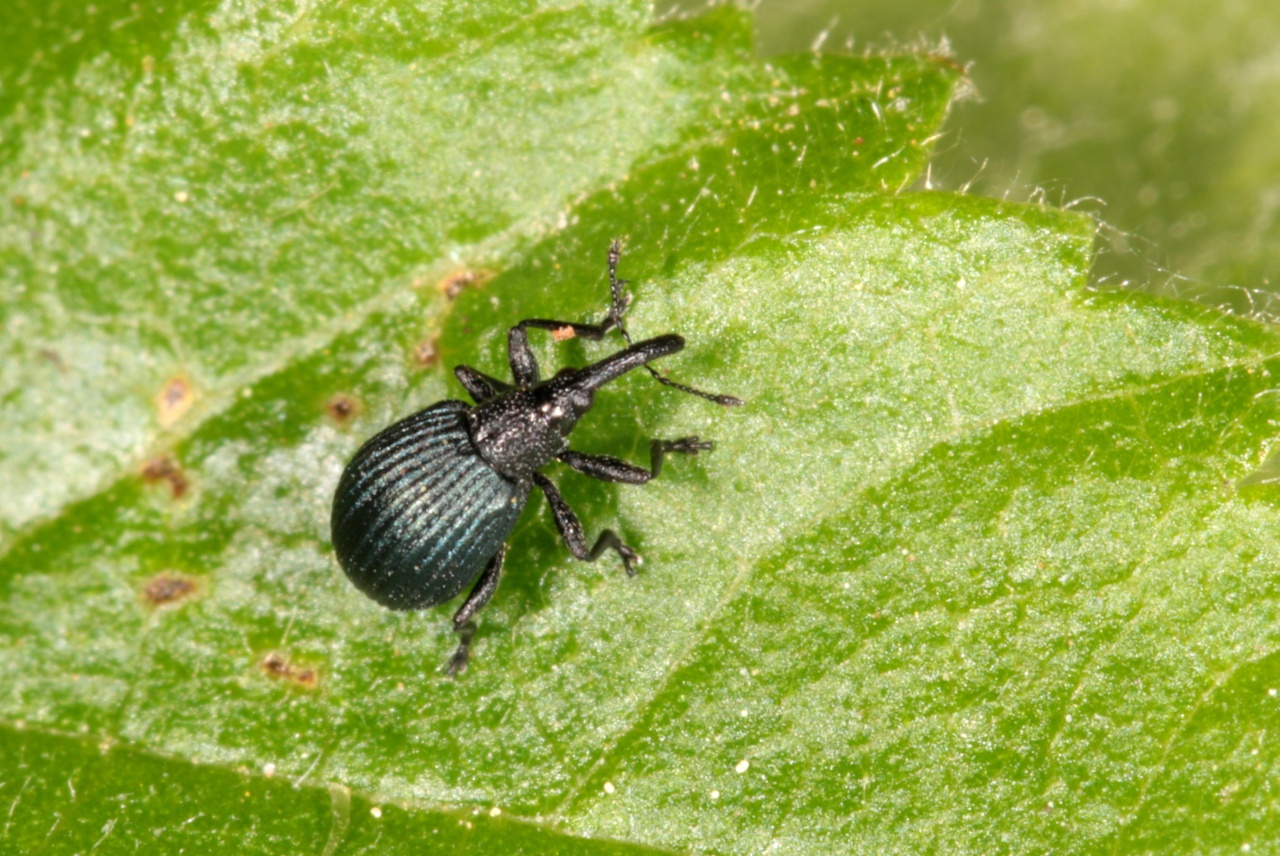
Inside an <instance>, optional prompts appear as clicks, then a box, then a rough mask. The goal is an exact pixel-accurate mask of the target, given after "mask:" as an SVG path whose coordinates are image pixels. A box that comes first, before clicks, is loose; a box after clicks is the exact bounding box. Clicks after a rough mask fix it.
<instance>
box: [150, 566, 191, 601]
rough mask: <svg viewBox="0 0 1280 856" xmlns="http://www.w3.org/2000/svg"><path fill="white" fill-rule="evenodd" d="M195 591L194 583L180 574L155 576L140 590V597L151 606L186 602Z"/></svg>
mask: <svg viewBox="0 0 1280 856" xmlns="http://www.w3.org/2000/svg"><path fill="white" fill-rule="evenodd" d="M195 591H196V581H195V580H193V579H191V578H190V577H184V576H181V575H180V574H171V573H163V574H156V575H155V576H154V577H152V578H151V579H150V580H148V581H147V584H146V586H144V587H143V589H142V597H143V598H144V599H145V600H146V601H147V603H150V604H151V605H152V606H164V605H166V604H170V603H177V602H178V601H181V600H186V599H187V598H188V597H190V596H191V595H192V594H194V593H195Z"/></svg>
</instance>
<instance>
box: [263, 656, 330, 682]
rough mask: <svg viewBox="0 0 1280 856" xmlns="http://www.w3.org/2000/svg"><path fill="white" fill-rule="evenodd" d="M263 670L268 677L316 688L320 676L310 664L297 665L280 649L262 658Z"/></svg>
mask: <svg viewBox="0 0 1280 856" xmlns="http://www.w3.org/2000/svg"><path fill="white" fill-rule="evenodd" d="M262 671H263V672H265V673H266V674H267V676H268V677H271V678H276V679H277V680H281V681H288V682H289V683H292V684H297V685H298V686H300V687H305V688H306V689H309V690H310V689H315V687H316V685H317V684H318V683H319V682H320V676H319V675H318V674H317V673H316V670H315V669H313V668H311V667H310V666H295V665H294V664H293V663H290V662H289V658H288V657H286V656H285V655H284V654H281V653H279V652H278V651H272V652H271V653H269V654H267V656H265V657H263V658H262Z"/></svg>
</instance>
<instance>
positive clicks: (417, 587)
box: [331, 401, 529, 609]
mask: <svg viewBox="0 0 1280 856" xmlns="http://www.w3.org/2000/svg"><path fill="white" fill-rule="evenodd" d="M468 410H469V408H468V407H467V405H466V404H464V403H463V402H461V401H442V402H440V403H439V404H435V405H432V406H431V407H428V408H427V409H425V410H420V411H418V412H417V413H415V414H413V415H412V416H409V417H407V418H406V419H403V420H401V421H400V422H397V423H396V424H394V425H392V426H391V427H389V428H387V429H386V430H384V431H382V432H381V433H379V434H377V435H375V436H374V437H373V438H372V439H370V440H369V441H368V442H367V443H365V444H364V446H363V447H361V449H360V451H359V452H357V453H356V456H355V457H354V458H352V459H351V462H350V463H349V464H347V468H346V469H345V470H344V471H343V473H342V479H341V481H340V482H339V483H338V490H337V493H336V494H335V495H334V497H333V517H332V521H331V526H332V535H333V548H334V551H335V552H336V553H337V555H338V562H339V563H340V564H341V565H342V569H343V570H344V571H346V573H347V576H348V577H350V578H351V582H353V583H355V586H356V588H358V589H360V590H361V591H362V592H364V593H365V594H367V595H368V596H369V597H371V598H373V599H374V600H376V601H377V602H378V603H380V604H382V605H383V606H387V607H390V608H391V609H419V608H421V607H426V606H434V605H435V604H438V603H444V602H445V601H446V600H449V599H450V598H452V597H454V596H456V595H457V594H458V593H459V592H460V591H462V589H463V588H465V587H466V586H467V584H468V583H470V582H471V581H472V580H474V579H475V578H476V577H477V576H479V574H480V571H481V570H482V569H483V568H484V566H485V564H486V563H487V562H488V561H489V559H491V558H492V557H493V556H494V554H495V553H497V552H498V549H499V548H500V547H501V546H502V544H503V542H504V541H506V540H507V536H508V535H510V534H511V530H512V529H513V528H514V527H515V525H516V520H517V519H518V518H519V517H520V512H521V510H523V508H524V504H525V501H526V500H527V499H528V497H529V486H528V485H519V484H517V483H515V482H511V481H508V480H507V479H505V478H503V477H502V476H501V475H499V474H498V473H497V472H495V471H494V469H493V467H491V466H489V464H488V463H486V462H485V460H484V458H481V457H480V456H479V455H478V454H477V453H476V450H475V447H474V446H473V445H472V443H471V438H470V435H469V434H468V431H467V420H466V413H467V411H468Z"/></svg>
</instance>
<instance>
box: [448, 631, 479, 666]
mask: <svg viewBox="0 0 1280 856" xmlns="http://www.w3.org/2000/svg"><path fill="white" fill-rule="evenodd" d="M457 630H458V648H457V650H456V651H454V652H453V656H452V657H450V658H449V662H448V663H447V664H446V665H445V667H444V671H445V674H447V675H449V676H451V677H454V678H456V677H458V675H461V674H462V673H463V672H465V671H466V670H467V657H468V656H469V655H470V654H471V639H472V637H474V636H475V635H476V623H475V622H474V621H466V622H463V624H462V626H461V627H458V628H457Z"/></svg>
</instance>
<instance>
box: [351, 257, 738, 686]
mask: <svg viewBox="0 0 1280 856" xmlns="http://www.w3.org/2000/svg"><path fill="white" fill-rule="evenodd" d="M619 252H620V250H619V245H618V243H617V242H616V241H615V242H614V243H613V245H612V246H611V247H610V248H609V284H610V289H611V293H612V298H613V299H612V302H611V304H610V307H609V313H608V315H607V316H606V317H605V320H604V321H603V322H601V323H599V324H575V323H572V322H567V321H549V320H543V319H537V318H531V319H526V320H524V321H521V322H520V323H518V324H517V325H516V326H514V327H512V328H510V329H509V330H508V331H507V349H508V359H509V361H510V363H511V374H512V376H513V379H514V384H508V383H506V382H504V381H500V380H498V379H497V378H493V377H490V376H488V375H486V374H482V373H481V372H478V371H476V370H475V369H472V368H470V367H468V366H458V367H457V368H456V369H454V374H455V375H456V376H457V378H458V381H459V382H460V383H461V384H462V386H463V387H464V388H465V389H466V391H467V392H468V394H470V395H471V397H472V399H474V400H475V403H476V406H474V407H472V406H471V405H468V404H466V403H465V402H462V401H452V400H450V401H441V402H439V403H437V404H433V405H431V406H430V407H428V408H426V409H425V410H420V411H418V412H417V413H415V414H413V415H412V416H409V417H408V418H406V419H403V420H401V421H400V422H397V423H395V424H394V425H392V426H391V427H389V428H387V429H385V430H384V431H382V432H380V433H379V434H377V435H375V436H374V437H373V438H372V439H371V440H369V441H368V442H367V443H365V444H364V446H362V447H361V448H360V451H358V452H357V453H356V455H355V457H354V458H352V459H351V462H350V463H348V464H347V467H346V469H345V470H344V471H343V473H342V479H341V480H340V481H339V483H338V490H337V492H336V493H335V494H334V497H333V516H332V520H331V527H332V536H333V548H334V551H335V552H336V553H337V556H338V562H339V563H340V564H341V565H342V569H343V570H344V571H345V572H346V574H347V576H348V577H349V578H350V579H351V582H353V583H354V584H355V586H356V588H358V589H360V591H362V592H364V593H365V594H367V595H368V596H369V597H371V598H373V599H374V600H376V601H377V602H378V603H380V604H382V605H383V606H386V607H389V608H391V609H421V608H423V607H428V606H435V605H437V604H441V603H444V602H445V601H448V600H451V599H452V598H454V597H456V596H457V595H459V594H461V592H462V590H463V589H464V588H466V587H467V586H468V585H470V584H471V583H473V582H474V583H475V585H474V586H473V587H472V589H471V593H470V594H469V595H468V596H467V598H466V600H465V601H464V602H463V604H462V606H461V607H460V608H459V609H458V611H457V612H456V613H455V614H454V616H453V624H454V628H455V630H456V631H457V633H458V637H459V641H458V648H457V651H456V652H455V653H454V654H453V656H452V657H451V658H450V660H449V663H448V665H447V667H446V668H447V671H448V672H449V673H451V674H458V673H460V672H462V671H463V670H465V669H466V665H467V656H468V653H469V650H470V645H471V638H472V636H473V635H474V633H475V623H474V621H473V619H474V617H475V615H476V613H478V612H479V611H480V610H481V609H482V608H483V607H484V605H485V604H486V603H488V602H489V599H490V598H492V597H493V593H494V591H496V590H497V587H498V579H499V576H500V574H501V572H502V564H503V559H504V557H505V556H506V541H507V537H508V536H509V535H510V534H511V530H512V529H513V528H515V525H516V521H517V520H518V519H519V517H520V512H521V511H523V510H524V506H525V503H526V502H527V501H528V499H529V494H530V492H531V491H532V489H533V487H534V486H535V485H536V486H537V487H538V488H539V489H540V490H541V491H542V492H543V494H545V496H546V498H547V504H548V505H550V506H551V514H552V516H553V517H554V518H555V522H556V528H557V529H559V530H560V534H561V536H562V537H563V538H564V540H565V542H566V543H567V544H568V545H569V550H570V552H571V553H573V555H574V557H576V558H578V559H581V560H584V561H588V562H592V561H595V560H596V559H597V558H598V557H599V556H600V555H601V554H602V553H604V552H605V551H606V550H613V551H614V552H616V553H617V554H618V556H619V557H620V558H621V559H622V563H623V566H624V567H625V568H626V571H627V573H628V574H634V573H635V565H636V564H637V563H638V562H639V556H637V555H636V553H635V551H633V550H632V549H631V548H630V547H628V546H627V545H626V544H624V543H622V540H621V539H620V538H619V537H618V536H617V534H616V533H614V532H613V531H612V530H610V529H606V530H604V531H603V532H602V533H600V536H599V538H597V539H596V542H595V544H594V545H593V546H592V547H590V548H588V547H587V540H586V536H585V535H584V534H583V530H582V524H581V523H580V522H579V521H578V518H577V516H576V515H575V514H574V513H573V510H572V509H571V508H570V507H569V505H568V503H566V502H565V501H564V498H563V497H562V496H561V495H560V492H559V491H558V490H557V489H556V486H555V485H554V484H553V483H552V482H551V480H550V479H548V478H547V477H546V476H544V475H542V474H541V473H540V472H538V471H539V470H540V469H541V468H542V467H545V466H546V465H548V464H550V463H551V462H553V461H560V462H561V463H564V464H567V465H568V466H569V467H571V468H573V469H575V470H577V471H578V472H580V473H583V474H584V475H588V476H591V477H592V478H596V479H601V480H603V481H609V482H624V483H627V484H643V483H644V482H647V481H649V480H650V479H652V478H655V477H656V476H657V475H658V474H659V473H660V472H661V471H662V460H663V456H664V455H665V454H667V453H668V452H678V453H683V454H690V455H693V454H697V453H698V452H700V451H706V450H709V449H711V447H712V446H711V443H708V442H704V441H701V440H699V439H698V438H697V437H682V438H680V439H678V440H654V441H652V442H651V443H650V446H649V449H650V462H649V467H648V469H646V468H644V467H638V466H635V465H634V464H629V463H627V462H625V461H622V460H620V459H618V458H614V457H609V456H607V455H586V454H583V453H581V452H575V451H573V450H572V449H570V448H569V443H568V439H567V438H568V436H569V433H570V432H571V431H572V430H573V428H574V426H575V425H577V423H578V420H579V419H580V418H582V416H583V414H585V413H586V412H587V411H588V410H590V409H591V405H592V402H593V399H594V395H595V392H596V390H598V389H600V388H601V387H602V386H604V385H605V384H607V383H609V382H610V381H613V380H616V379H617V378H619V377H621V376H622V375H624V374H626V373H627V372H629V371H631V370H632V369H636V368H639V367H641V366H644V367H645V368H646V369H648V371H649V373H650V374H651V375H653V377H654V378H655V379H657V380H658V381H659V382H660V383H663V384H665V385H667V386H670V387H674V388H676V389H679V390H681V391H683V392H688V393H691V394H693V395H697V396H700V397H702V398H705V399H708V400H710V401H714V402H716V403H717V404H722V405H738V404H741V403H742V402H741V401H740V400H739V399H737V398H734V397H732V396H728V395H714V394H711V393H707V392H702V391H701V390H697V389H694V388H692V387H688V386H685V385H683V384H679V383H676V382H675V381H672V380H669V379H667V378H665V377H662V376H661V375H659V374H658V373H657V371H656V370H654V369H653V367H652V366H650V365H649V362H650V361H651V360H656V359H658V358H660V357H665V356H668V355H670V354H674V353H676V352H678V351H680V350H681V349H682V348H684V339H682V338H681V337H680V336H677V335H674V334H670V335H666V336H658V337H656V338H653V339H646V340H644V341H641V342H632V341H631V337H630V336H629V335H628V334H627V331H626V329H625V328H624V327H623V326H622V313H623V310H624V309H625V308H626V301H625V300H624V299H623V294H622V286H623V285H625V284H626V283H625V281H623V280H619V279H618V278H617V267H618V258H619ZM530 328H532V329H537V330H551V331H554V332H555V334H556V338H557V339H560V338H573V337H579V338H583V339H592V340H599V339H602V338H604V336H605V334H606V333H608V332H609V331H610V330H617V331H618V333H619V334H620V335H621V336H622V338H623V339H624V341H625V342H626V344H627V347H625V348H623V349H622V350H621V351H618V352H617V353H615V354H612V355H611V356H608V357H605V358H604V359H602V360H600V361H599V362H597V363H593V364H591V365H589V366H585V367H583V368H565V369H561V370H560V372H559V373H557V374H556V375H555V377H553V378H551V379H549V380H545V381H544V380H542V379H541V378H540V376H539V372H538V364H537V361H536V360H535V359H534V356H533V352H532V351H531V350H530V349H529V340H528V336H527V333H526V330H528V329H530Z"/></svg>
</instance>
